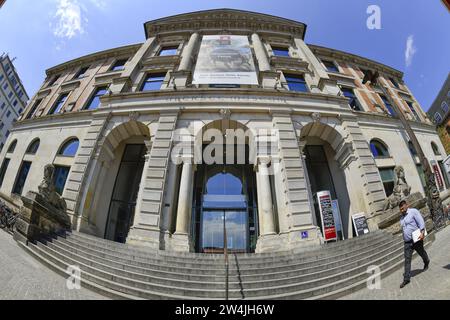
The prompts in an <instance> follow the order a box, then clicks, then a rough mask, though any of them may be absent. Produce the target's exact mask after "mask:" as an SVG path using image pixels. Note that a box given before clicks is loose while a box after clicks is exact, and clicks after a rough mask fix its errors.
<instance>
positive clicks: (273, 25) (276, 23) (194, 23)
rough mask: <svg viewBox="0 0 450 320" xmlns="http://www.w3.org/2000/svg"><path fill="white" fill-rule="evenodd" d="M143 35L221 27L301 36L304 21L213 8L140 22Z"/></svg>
mask: <svg viewBox="0 0 450 320" xmlns="http://www.w3.org/2000/svg"><path fill="white" fill-rule="evenodd" d="M144 28H145V34H146V37H147V39H148V38H150V37H153V36H156V35H158V34H164V33H178V32H185V31H186V30H195V31H202V30H212V29H222V30H227V31H232V30H241V31H242V30H249V31H252V32H271V33H276V34H286V35H289V36H298V37H300V38H301V39H304V37H305V32H306V25H305V24H304V23H301V22H297V21H293V20H289V19H284V18H280V17H276V16H271V15H267V14H261V13H256V12H249V11H242V10H234V9H216V10H206V11H199V12H192V13H186V14H180V15H176V16H171V17H167V18H162V19H158V20H154V21H149V22H147V23H145V24H144Z"/></svg>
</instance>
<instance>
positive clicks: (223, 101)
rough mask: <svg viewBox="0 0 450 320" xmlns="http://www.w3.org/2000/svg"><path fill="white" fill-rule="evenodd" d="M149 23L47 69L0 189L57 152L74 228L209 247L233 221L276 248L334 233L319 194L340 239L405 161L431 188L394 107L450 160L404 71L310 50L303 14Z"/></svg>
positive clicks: (410, 176) (204, 16) (411, 179)
mask: <svg viewBox="0 0 450 320" xmlns="http://www.w3.org/2000/svg"><path fill="white" fill-rule="evenodd" d="M144 27H145V35H146V40H145V42H144V43H141V44H137V45H131V46H126V47H121V48H116V49H111V50H107V51H103V52H99V53H95V54H91V55H88V56H85V57H81V58H79V59H76V60H73V61H68V62H66V63H63V64H61V65H58V66H56V67H54V68H51V69H49V70H47V78H46V80H45V82H44V84H43V86H42V88H41V89H40V90H39V91H38V93H37V94H36V95H35V96H34V97H33V99H32V101H31V102H30V104H29V105H28V107H27V109H26V111H25V112H24V114H23V116H22V117H21V118H20V120H19V121H18V122H17V123H16V124H15V126H14V129H13V130H12V132H11V135H10V137H9V138H8V144H7V146H6V148H5V149H4V150H3V151H2V153H1V158H0V160H1V161H2V167H1V171H0V186H1V189H0V191H1V193H2V194H3V195H4V196H6V197H12V199H13V200H14V199H15V200H16V201H18V199H20V197H19V196H20V195H22V196H24V195H26V193H27V192H28V191H30V190H31V191H36V190H37V188H38V185H39V183H40V182H41V180H42V177H43V168H44V166H45V165H47V164H49V163H50V164H53V165H55V167H56V174H55V181H56V188H57V190H58V192H60V193H61V194H62V196H63V197H64V198H65V200H66V202H67V207H68V213H69V214H70V216H71V218H72V222H73V227H74V229H76V230H79V231H81V232H85V233H89V234H92V235H95V236H97V237H101V238H105V239H109V240H112V241H117V242H128V243H138V244H142V245H146V246H151V247H153V248H158V249H161V250H171V251H191V252H200V253H217V252H222V250H223V246H224V238H225V236H224V234H225V231H226V234H227V242H228V247H229V248H230V249H231V250H233V251H234V252H249V253H252V252H271V251H280V250H286V249H290V248H296V247H301V246H307V245H314V244H318V243H320V242H321V241H323V239H324V230H323V229H324V228H323V225H322V221H321V220H322V219H321V216H320V214H319V212H318V210H319V209H318V202H319V201H318V200H320V199H318V196H317V195H318V193H319V192H321V191H328V192H329V193H330V196H331V200H334V202H333V204H334V205H335V211H334V212H335V213H336V212H338V213H337V215H336V216H335V217H337V219H336V220H339V224H340V227H339V230H338V231H340V232H339V235H340V237H341V239H343V238H345V239H347V238H351V237H353V225H352V219H351V216H352V215H353V214H356V213H361V212H363V213H365V214H366V216H367V217H368V218H369V224H370V227H371V228H373V229H376V228H377V226H376V224H375V223H374V217H376V216H377V215H379V214H381V212H382V211H383V206H384V201H385V199H386V197H387V196H389V195H390V194H391V193H392V188H393V185H394V179H395V178H394V168H395V167H396V166H398V165H401V166H403V167H404V170H405V174H406V180H407V182H408V183H409V184H410V185H411V187H412V192H421V193H424V190H423V184H422V180H421V172H422V169H421V167H420V162H419V159H418V158H417V156H415V152H414V150H413V148H411V144H410V143H409V138H408V136H407V133H406V131H405V130H404V129H403V128H402V125H401V123H400V121H399V120H398V119H397V117H396V114H395V108H393V107H392V104H393V103H395V104H396V105H397V106H398V108H399V109H400V110H401V111H402V112H404V113H405V115H406V116H407V118H408V119H409V120H410V124H411V126H412V127H413V129H414V130H415V132H416V135H417V137H418V139H419V142H420V143H421V146H422V148H423V150H424V152H425V154H426V155H427V156H428V157H429V159H430V160H432V161H436V162H437V161H442V160H443V159H444V158H445V151H444V148H443V146H442V143H441V142H440V141H439V137H438V135H437V133H436V130H435V126H434V125H433V124H432V123H431V122H430V120H429V119H428V118H427V116H426V114H425V113H424V112H423V110H422V108H421V107H420V105H419V104H418V103H417V101H416V99H415V98H414V96H413V95H412V93H411V92H410V91H409V89H408V87H407V86H406V85H405V84H404V82H403V79H402V78H403V74H402V73H401V72H399V71H397V70H395V69H393V68H390V67H388V66H385V65H383V64H381V63H378V62H374V61H371V60H368V59H366V58H363V57H359V56H356V55H353V54H348V53H345V52H341V51H337V50H333V49H328V48H323V47H319V46H314V45H308V44H306V43H305V41H304V38H305V32H306V25H304V24H303V23H300V22H296V21H292V20H287V19H283V18H279V17H274V16H270V15H265V14H259V13H253V12H246V11H239V10H230V9H220V10H210V11H202V12H194V13H188V14H182V15H177V16H173V17H168V18H162V19H159V20H155V21H150V22H147V23H145V25H144ZM367 70H371V71H378V72H379V74H380V75H381V76H380V79H381V82H380V84H379V86H380V85H382V86H383V87H384V88H385V90H381V88H380V87H377V86H373V85H370V84H363V83H362V82H363V78H364V75H365V73H367ZM386 90H387V91H386ZM383 92H388V93H389V96H388V97H387V96H385V95H384V93H383ZM432 145H435V146H436V147H437V148H438V150H439V153H440V154H436V153H435V152H433V147H432ZM422 176H423V175H422ZM446 187H447V186H443V187H442V191H444V190H445V189H446Z"/></svg>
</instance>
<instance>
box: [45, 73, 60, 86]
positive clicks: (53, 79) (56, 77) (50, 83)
mask: <svg viewBox="0 0 450 320" xmlns="http://www.w3.org/2000/svg"><path fill="white" fill-rule="evenodd" d="M60 76H61V75H59V74H57V75H55V76H53V78H52V80H50V82H49V83H48V87H51V86H53V85H54V84H55V83H56V81H58V79H59V77H60Z"/></svg>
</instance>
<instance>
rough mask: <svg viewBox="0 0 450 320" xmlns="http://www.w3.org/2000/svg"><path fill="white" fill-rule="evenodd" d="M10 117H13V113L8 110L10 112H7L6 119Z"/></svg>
mask: <svg viewBox="0 0 450 320" xmlns="http://www.w3.org/2000/svg"><path fill="white" fill-rule="evenodd" d="M10 115H11V111H10V110H8V112H6V117H7V118H9V116H10Z"/></svg>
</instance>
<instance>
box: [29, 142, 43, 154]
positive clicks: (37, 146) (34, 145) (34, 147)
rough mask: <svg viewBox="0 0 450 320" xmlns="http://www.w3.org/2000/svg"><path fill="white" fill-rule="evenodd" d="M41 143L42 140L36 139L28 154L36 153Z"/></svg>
mask: <svg viewBox="0 0 450 320" xmlns="http://www.w3.org/2000/svg"><path fill="white" fill-rule="evenodd" d="M40 144H41V141H40V140H39V139H36V140H34V141H33V142H32V143H31V144H30V146H29V147H28V149H27V152H26V154H36V153H37V151H38V149H39V146H40Z"/></svg>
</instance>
